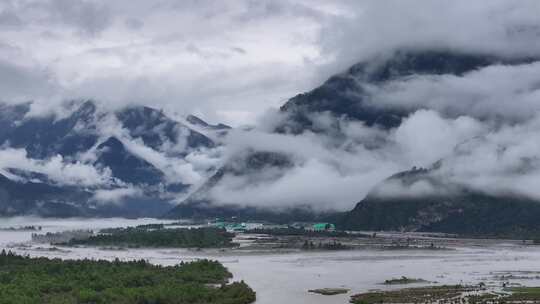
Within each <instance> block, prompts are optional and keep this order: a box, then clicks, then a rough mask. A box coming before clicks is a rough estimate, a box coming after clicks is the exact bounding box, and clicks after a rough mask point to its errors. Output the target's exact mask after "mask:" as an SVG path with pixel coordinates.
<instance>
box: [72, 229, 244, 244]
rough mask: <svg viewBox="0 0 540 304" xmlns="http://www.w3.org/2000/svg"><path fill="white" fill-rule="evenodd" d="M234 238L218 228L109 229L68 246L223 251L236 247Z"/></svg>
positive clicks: (75, 240) (73, 241)
mask: <svg viewBox="0 0 540 304" xmlns="http://www.w3.org/2000/svg"><path fill="white" fill-rule="evenodd" d="M233 237H234V234H233V233H228V232H226V231H225V230H223V229H217V228H191V229H189V228H175V229H163V228H158V229H155V227H152V229H149V228H148V227H146V226H144V227H143V226H140V227H128V228H114V229H107V230H104V231H101V232H100V233H99V234H98V235H95V236H91V237H90V238H87V239H79V240H77V239H74V240H71V241H70V242H68V243H67V245H92V246H127V247H171V248H221V247H233V246H235V243H233V242H232V238H233Z"/></svg>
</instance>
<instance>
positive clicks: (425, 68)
mask: <svg viewBox="0 0 540 304" xmlns="http://www.w3.org/2000/svg"><path fill="white" fill-rule="evenodd" d="M531 61H533V59H531V58H520V59H515V58H504V57H496V56H491V55H485V54H477V53H463V52H455V51H449V50H421V51H413V50H404V51H397V52H395V53H392V54H391V55H388V56H382V55H381V56H378V57H376V58H373V59H371V60H367V61H365V62H360V63H358V64H355V65H353V66H352V67H350V68H349V69H347V70H346V71H344V72H343V73H340V74H338V75H335V76H332V77H330V78H329V79H328V80H327V81H325V82H324V83H323V84H322V85H321V86H319V87H317V88H315V89H313V90H311V91H309V92H306V93H303V94H299V95H296V96H294V97H293V98H291V99H289V100H288V101H287V102H286V103H285V104H284V105H283V106H282V107H281V108H280V113H281V115H282V116H284V117H285V118H284V119H282V120H280V122H279V123H278V124H277V125H276V126H275V127H274V129H273V132H274V133H276V134H289V135H299V134H303V133H305V132H311V133H315V134H319V135H326V136H329V137H331V138H332V139H333V140H334V141H337V142H338V145H340V144H343V143H346V142H347V141H348V140H349V138H348V137H347V134H346V132H344V130H341V125H340V124H339V123H330V124H328V123H326V124H320V123H318V122H317V120H318V119H319V118H318V117H319V116H320V115H327V116H328V117H331V118H332V119H339V120H344V121H351V122H360V123H363V124H364V125H366V126H377V127H378V128H380V129H383V130H390V129H393V128H396V127H398V126H400V124H401V122H402V120H403V119H404V118H405V117H407V116H409V115H410V114H411V113H413V112H415V111H417V110H418V109H419V108H415V107H411V106H405V105H404V106H393V107H389V106H387V105H384V104H381V103H378V101H377V100H376V99H374V98H373V96H371V91H372V90H370V88H373V87H379V86H383V85H385V84H386V83H388V82H390V81H396V80H405V79H408V78H410V77H411V76H412V75H427V76H434V75H453V76H463V75H464V74H466V73H468V72H472V71H475V70H479V69H481V68H485V67H488V66H491V65H498V64H504V65H517V64H522V63H527V62H531ZM449 115H450V114H449ZM383 140H384V139H383ZM366 147H368V148H369V145H366ZM269 155H271V157H269ZM253 158H256V159H258V160H260V162H257V165H256V166H252V165H251V163H252V160H253ZM275 159H280V163H287V164H288V165H287V166H286V167H282V166H279V165H277V166H276V162H275ZM294 167H295V163H294V161H293V156H291V155H286V154H283V153H280V152H277V151H271V150H266V151H264V150H263V151H246V153H238V154H237V155H235V156H234V157H233V158H232V159H230V160H229V161H228V162H227V163H226V164H225V165H224V167H223V168H221V169H220V170H218V171H217V172H216V173H215V174H214V176H212V177H211V178H210V179H209V180H208V181H207V182H206V183H205V184H204V185H203V186H201V187H200V188H199V189H198V190H197V191H195V192H194V193H192V194H191V195H190V196H189V197H188V198H187V199H186V200H185V201H183V202H182V203H181V204H180V205H178V206H177V207H176V208H175V209H173V210H172V211H171V212H170V213H169V214H168V216H170V217H183V216H192V215H194V214H196V215H198V216H204V214H208V215H210V216H215V215H216V212H218V211H219V212H218V214H220V215H225V214H226V215H237V216H244V215H246V214H247V213H249V212H247V211H246V208H243V207H240V206H239V205H238V204H235V202H226V204H223V202H220V199H221V198H219V197H216V196H215V193H214V190H215V189H216V188H218V187H219V186H220V185H222V184H223V181H224V180H226V178H227V176H232V177H243V179H245V180H252V181H254V183H257V179H258V178H259V177H258V176H264V175H265V173H266V172H271V171H272V170H273V171H276V170H275V169H276V168H277V169H279V170H277V171H280V172H282V173H283V172H284V171H286V170H290V169H293V168H294ZM231 168H239V169H234V170H233V169H231ZM257 172H258V173H259V175H257ZM254 203H256V202H254ZM201 206H203V207H201ZM306 206H309V202H306ZM328 207H329V208H326V209H331V208H332V206H328ZM299 208H300V207H299ZM261 209H262V210H261ZM300 209H301V208H300ZM264 210H265V208H264V207H261V208H258V212H262V211H264ZM269 210H272V207H269V208H266V211H269ZM306 210H307V211H308V213H310V210H309V207H307V208H306ZM280 212H281V211H280ZM281 214H283V215H285V214H287V212H286V211H285V212H281ZM353 218H354V216H352V217H351V218H350V219H348V220H345V221H344V223H345V224H344V226H347V227H355V226H354V224H353V222H354V220H353ZM403 224H406V223H403ZM359 227H363V226H359Z"/></svg>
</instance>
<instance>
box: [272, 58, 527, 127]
mask: <svg viewBox="0 0 540 304" xmlns="http://www.w3.org/2000/svg"><path fill="white" fill-rule="evenodd" d="M531 60H532V59H530V58H523V59H511V58H501V57H494V56H490V55H484V54H474V53H473V54H467V53H460V52H451V51H447V50H440V51H439V50H424V51H412V50H410V51H397V52H395V53H393V54H392V55H391V56H382V55H381V56H379V57H376V58H374V59H372V60H369V61H366V62H360V63H358V64H355V65H353V66H352V67H350V68H349V69H348V70H347V71H345V72H343V73H340V74H338V75H335V76H332V77H330V78H329V79H328V80H327V81H326V82H324V83H323V84H322V85H321V86H319V87H317V88H315V89H313V90H311V91H309V92H307V93H303V94H299V95H296V96H295V97H293V98H291V99H289V100H288V101H287V102H286V103H285V104H284V105H283V106H282V107H281V108H280V110H281V112H283V113H285V114H286V115H287V116H288V119H287V120H285V121H284V122H283V124H281V125H279V126H277V127H276V131H277V132H281V133H293V134H299V133H302V132H304V131H306V130H310V131H314V132H323V131H324V132H325V131H327V129H323V130H320V129H318V128H317V124H315V123H314V122H313V114H316V113H330V114H332V115H333V116H335V117H343V118H345V119H349V120H356V121H361V122H363V123H365V124H366V125H367V126H373V125H376V126H379V127H382V128H385V129H391V128H394V127H397V126H399V125H400V124H401V120H402V119H403V118H404V117H406V116H408V115H409V114H410V113H412V112H414V111H415V110H417V109H414V108H405V107H403V108H397V107H393V108H391V107H385V106H382V105H380V104H378V103H377V100H371V98H370V92H369V90H367V89H366V88H367V87H369V86H381V85H384V84H385V83H386V82H389V81H394V80H398V79H407V77H410V76H412V75H455V76H462V75H463V74H465V73H467V72H471V71H474V70H478V69H481V68H484V67H487V66H489V65H495V64H508V65H512V64H520V63H524V62H530V61H531Z"/></svg>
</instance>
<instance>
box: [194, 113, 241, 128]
mask: <svg viewBox="0 0 540 304" xmlns="http://www.w3.org/2000/svg"><path fill="white" fill-rule="evenodd" d="M186 120H187V122H189V123H190V124H192V125H195V126H199V127H202V128H208V129H212V130H228V129H231V127H230V126H228V125H225V124H222V123H218V124H217V125H211V124H209V123H207V122H206V121H204V120H202V119H201V118H199V117H197V116H195V115H188V116H187V117H186Z"/></svg>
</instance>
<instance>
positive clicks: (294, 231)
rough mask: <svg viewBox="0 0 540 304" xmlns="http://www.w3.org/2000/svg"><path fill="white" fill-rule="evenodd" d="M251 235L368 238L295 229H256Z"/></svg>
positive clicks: (252, 230) (344, 233)
mask: <svg viewBox="0 0 540 304" xmlns="http://www.w3.org/2000/svg"><path fill="white" fill-rule="evenodd" d="M249 233H257V234H268V235H273V236H287V235H293V236H294V235H301V236H308V237H366V236H365V235H360V234H350V233H347V232H345V231H314V230H308V229H304V228H294V227H288V228H275V229H264V228H256V229H251V230H249Z"/></svg>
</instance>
